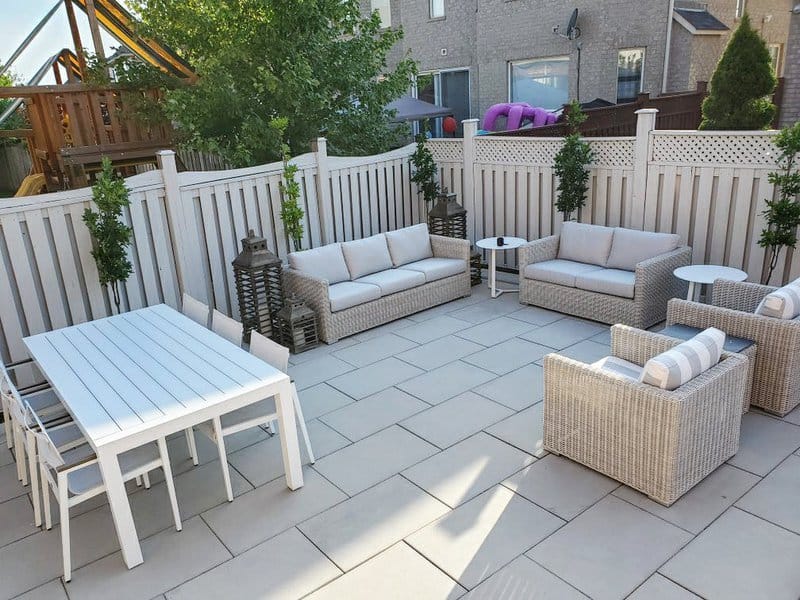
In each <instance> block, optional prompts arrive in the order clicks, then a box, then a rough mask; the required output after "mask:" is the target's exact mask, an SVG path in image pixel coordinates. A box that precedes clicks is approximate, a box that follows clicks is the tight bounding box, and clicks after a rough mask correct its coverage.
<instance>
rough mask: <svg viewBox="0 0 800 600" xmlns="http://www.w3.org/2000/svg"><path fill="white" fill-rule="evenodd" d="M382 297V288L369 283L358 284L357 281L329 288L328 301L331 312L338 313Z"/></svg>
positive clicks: (343, 282) (345, 282) (344, 282)
mask: <svg viewBox="0 0 800 600" xmlns="http://www.w3.org/2000/svg"><path fill="white" fill-rule="evenodd" d="M380 297H381V288H379V287H378V286H377V285H372V284H369V283H356V282H355V281H342V282H341V283H337V284H335V285H331V286H329V287H328V299H329V300H330V302H331V312H337V311H340V310H344V309H346V308H350V307H352V306H356V305H358V304H363V303H364V302H369V301H371V300H377V299H378V298H380Z"/></svg>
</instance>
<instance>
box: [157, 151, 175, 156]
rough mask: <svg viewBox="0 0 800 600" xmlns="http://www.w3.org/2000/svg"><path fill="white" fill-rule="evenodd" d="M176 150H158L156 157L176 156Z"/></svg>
mask: <svg viewBox="0 0 800 600" xmlns="http://www.w3.org/2000/svg"><path fill="white" fill-rule="evenodd" d="M174 155H175V150H157V151H156V156H174Z"/></svg>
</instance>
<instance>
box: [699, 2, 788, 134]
mask: <svg viewBox="0 0 800 600" xmlns="http://www.w3.org/2000/svg"><path fill="white" fill-rule="evenodd" d="M776 85H777V80H776V79H775V73H774V72H773V69H772V59H771V58H770V54H769V50H768V49H767V45H766V44H765V43H764V40H763V39H762V38H761V36H760V35H759V34H758V32H757V31H756V30H755V29H753V27H752V25H751V24H750V17H749V16H748V15H747V14H745V15H744V16H743V17H742V21H741V23H739V27H738V28H737V29H736V31H734V33H733V35H732V36H731V39H730V41H729V42H728V46H727V47H726V48H725V52H724V53H723V54H722V58H720V60H719V63H718V64H717V68H716V70H715V71H714V74H713V75H712V76H711V85H710V90H709V94H708V97H707V98H706V99H705V100H704V101H703V120H702V122H701V123H700V129H716V130H737V129H766V128H767V127H769V125H770V123H771V122H772V119H773V117H774V116H775V105H774V104H773V103H772V99H771V95H772V93H773V92H774V91H775V86H776Z"/></svg>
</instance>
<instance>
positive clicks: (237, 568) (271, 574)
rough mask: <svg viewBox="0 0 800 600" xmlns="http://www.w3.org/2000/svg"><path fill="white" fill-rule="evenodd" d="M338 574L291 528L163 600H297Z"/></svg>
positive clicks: (195, 579)
mask: <svg viewBox="0 0 800 600" xmlns="http://www.w3.org/2000/svg"><path fill="white" fill-rule="evenodd" d="M340 574H341V571H340V570H339V569H337V568H336V566H335V565H334V564H333V563H332V562H331V561H329V560H328V559H327V558H326V557H325V555H324V554H322V552H320V551H319V550H318V549H317V548H315V547H314V545H313V544H312V543H311V542H309V541H308V540H307V539H306V538H305V537H303V535H302V534H301V533H300V532H299V531H297V529H296V528H294V527H293V528H291V529H289V530H288V531H284V532H283V533H281V534H280V535H276V536H275V537H274V538H272V539H271V540H269V541H266V542H264V543H263V544H259V545H258V546H256V547H255V548H252V549H250V550H248V551H247V552H244V553H243V554H240V555H239V556H237V557H236V558H234V559H232V560H229V561H227V562H225V563H223V564H221V565H219V566H217V567H215V568H213V569H211V570H210V571H207V572H205V573H203V574H202V575H200V576H199V577H196V578H194V579H192V580H191V581H189V582H187V583H185V584H183V585H181V586H180V587H178V588H176V589H174V590H172V591H170V592H167V599H168V600H217V599H221V598H239V599H246V598H268V597H269V598H300V597H301V596H304V595H305V594H308V593H309V592H311V591H313V590H315V589H316V588H318V587H320V586H321V585H324V584H325V583H327V582H329V581H331V580H332V579H334V578H335V577H337V576H338V575H340Z"/></svg>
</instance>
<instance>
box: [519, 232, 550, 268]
mask: <svg viewBox="0 0 800 600" xmlns="http://www.w3.org/2000/svg"><path fill="white" fill-rule="evenodd" d="M558 240H559V236H557V235H551V236H548V237H543V238H541V239H538V240H533V241H532V242H528V243H527V244H525V245H524V246H520V248H519V271H520V273H521V272H522V270H523V269H524V268H525V267H526V266H528V265H530V264H533V263H537V262H544V261H546V260H555V259H556V257H557V256H558Z"/></svg>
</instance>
